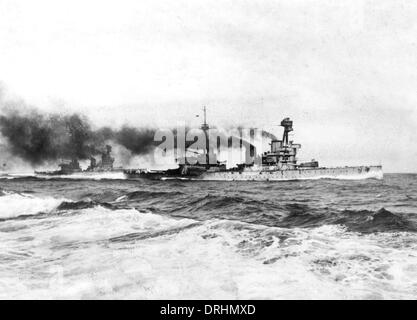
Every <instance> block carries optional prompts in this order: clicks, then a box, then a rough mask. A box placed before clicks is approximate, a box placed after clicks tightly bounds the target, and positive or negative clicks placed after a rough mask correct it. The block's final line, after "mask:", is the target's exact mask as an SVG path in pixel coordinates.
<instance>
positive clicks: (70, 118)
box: [0, 110, 155, 165]
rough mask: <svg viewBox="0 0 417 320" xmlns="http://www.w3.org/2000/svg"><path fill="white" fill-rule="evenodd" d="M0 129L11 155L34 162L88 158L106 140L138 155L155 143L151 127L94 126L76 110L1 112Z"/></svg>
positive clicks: (96, 151) (98, 150) (97, 151)
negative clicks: (42, 112)
mask: <svg viewBox="0 0 417 320" xmlns="http://www.w3.org/2000/svg"><path fill="white" fill-rule="evenodd" d="M0 133H1V134H2V136H3V137H4V138H5V139H6V141H7V146H8V148H9V150H10V152H11V153H12V154H13V155H15V156H18V157H20V158H22V159H23V160H25V161H28V162H30V163H31V164H33V165H37V164H42V163H44V162H45V161H54V160H58V159H60V158H66V159H71V158H77V159H88V158H89V157H90V156H92V155H95V154H98V153H100V152H101V151H102V149H103V147H104V144H105V143H106V141H109V140H111V141H114V142H116V143H117V144H120V145H122V146H124V147H125V148H126V149H128V150H130V151H131V152H132V154H137V155H140V154H146V153H148V152H149V151H150V150H152V148H153V147H155V143H154V141H153V137H154V133H155V130H154V129H148V128H143V129H136V128H131V127H127V126H124V127H122V128H121V129H118V130H114V129H112V128H99V129H94V128H92V126H91V124H90V122H89V121H88V119H87V118H85V117H84V116H82V115H79V114H72V115H56V114H51V115H44V114H40V113H39V112H37V111H35V110H31V111H29V112H25V113H22V112H19V111H8V112H4V113H3V114H2V115H0Z"/></svg>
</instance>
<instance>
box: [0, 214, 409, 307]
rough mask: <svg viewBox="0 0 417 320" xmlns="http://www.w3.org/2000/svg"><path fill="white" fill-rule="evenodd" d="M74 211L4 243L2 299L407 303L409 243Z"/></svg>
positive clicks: (400, 238) (403, 237) (325, 230)
mask: <svg viewBox="0 0 417 320" xmlns="http://www.w3.org/2000/svg"><path fill="white" fill-rule="evenodd" d="M76 211H77V212H76V214H72V215H71V214H69V215H65V216H64V217H62V216H51V217H48V218H46V219H41V220H37V221H36V222H34V223H32V224H31V225H30V227H27V228H24V229H19V231H18V234H19V236H18V237H17V236H16V233H15V232H4V233H2V234H3V241H2V243H1V244H0V250H1V252H2V253H3V256H4V255H6V256H7V257H8V259H6V260H5V262H3V266H4V268H3V269H2V271H1V272H0V276H1V277H2V279H5V280H4V281H2V282H1V283H0V298H5V297H8V298H93V299H97V298H136V299H163V298H166V299H172V298H175V299H191V298H193V299H204V298H205V299H212V298H217V299H223V298H224V299H274V298H275V299H281V298H290V299H291V298H294V299H295V298H300V299H311V298H315V299H317V298H323V299H334V298H352V299H366V298H415V287H416V286H417V280H416V279H417V258H416V257H415V254H414V253H415V250H416V249H417V241H416V240H417V236H416V235H415V234H408V233H401V234H393V233H386V234H372V235H361V234H357V233H352V232H347V231H346V230H345V229H344V228H343V227H340V226H322V227H319V228H315V229H297V228H296V229H286V228H271V227H266V226H261V225H253V224H247V223H242V222H237V221H226V220H211V221H205V222H197V221H195V220H192V219H176V218H172V217H167V216H161V215H156V214H153V213H146V212H139V211H137V210H135V209H124V210H109V209H106V208H102V207H94V208H89V209H82V210H76ZM23 223H24V221H7V222H5V223H4V224H3V225H2V226H0V227H1V228H0V232H1V231H3V230H4V229H2V228H7V230H10V229H11V228H19V227H22V225H23ZM25 226H27V225H25ZM402 242H404V243H407V245H405V244H404V243H402ZM400 243H401V245H399V244H400ZM10 261H12V262H13V265H11V264H10V265H8V263H10ZM19 271H22V272H19ZM23 271H24V272H23ZM16 274H20V276H19V278H17V277H16Z"/></svg>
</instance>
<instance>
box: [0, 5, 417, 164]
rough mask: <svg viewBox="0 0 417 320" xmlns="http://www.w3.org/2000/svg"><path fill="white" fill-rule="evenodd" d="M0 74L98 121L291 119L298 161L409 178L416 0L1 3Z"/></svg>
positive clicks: (414, 131) (414, 127) (7, 83)
mask: <svg viewBox="0 0 417 320" xmlns="http://www.w3.org/2000/svg"><path fill="white" fill-rule="evenodd" d="M0 82H1V85H2V87H3V94H4V95H6V97H5V98H7V99H16V98H19V99H23V100H25V101H26V102H27V103H29V104H31V105H34V106H36V107H38V108H39V109H42V110H45V111H59V112H61V111H62V112H71V111H82V112H84V113H85V114H86V115H87V116H89V117H90V118H91V120H92V121H93V123H95V124H97V125H114V126H117V125H121V124H123V123H129V124H132V125H138V126H141V125H149V124H152V125H164V126H165V125H169V124H172V123H174V124H175V123H176V122H177V121H183V120H185V121H189V122H190V123H191V124H196V125H197V123H198V122H196V118H195V117H194V115H195V114H196V113H198V112H199V111H200V109H201V107H202V105H207V106H208V108H209V117H210V118H209V119H210V122H211V123H212V124H216V125H228V126H229V125H246V126H252V127H262V128H266V129H271V130H277V132H280V131H278V130H279V128H278V127H274V125H276V124H279V122H280V120H281V119H282V118H283V117H286V116H290V117H292V118H293V119H294V127H295V132H294V140H295V141H296V142H298V143H301V144H302V149H301V150H300V156H301V158H306V159H308V158H312V157H314V158H316V159H318V160H320V163H321V164H323V165H345V164H346V165H353V164H379V163H382V165H383V166H384V168H385V171H386V172H417V1H412V0H410V1H401V0H395V1H385V0H377V1H359V0H349V1H345V0H343V1H342V0H340V1H317V0H314V1H312V0H311V1H297V0H289V1H278V0H276V1H255V0H250V1H213V0H210V1H207V0H204V1H196V0H193V1H190V0H188V1H177V0H175V1H173V0H170V1H157V0H149V1H143V0H141V1H137V0H135V1H122V0H117V1H103V0H97V1H86V0H83V1H74V0H71V1H41V0H38V1H30V0H28V1H19V0H11V1H6V0H0Z"/></svg>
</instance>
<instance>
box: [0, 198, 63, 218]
mask: <svg viewBox="0 0 417 320" xmlns="http://www.w3.org/2000/svg"><path fill="white" fill-rule="evenodd" d="M3 193H4V195H3V196H0V218H2V219H5V218H13V217H17V216H21V215H32V214H37V213H40V212H50V211H51V210H53V209H55V208H56V207H57V206H58V205H59V204H60V203H61V202H62V201H69V200H65V199H56V198H53V197H35V196H32V195H30V194H24V193H12V192H7V191H3Z"/></svg>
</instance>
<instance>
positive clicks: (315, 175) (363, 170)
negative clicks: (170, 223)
mask: <svg viewBox="0 0 417 320" xmlns="http://www.w3.org/2000/svg"><path fill="white" fill-rule="evenodd" d="M372 178H373V179H382V178H383V172H382V167H381V166H369V167H365V166H357V167H340V168H314V169H294V170H256V169H255V170H251V169H246V170H244V171H241V172H237V171H226V172H207V173H204V174H202V175H201V176H199V177H196V178H193V179H196V180H214V181H216V180H217V181H290V180H314V179H346V180H349V179H350V180H360V179H372Z"/></svg>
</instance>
